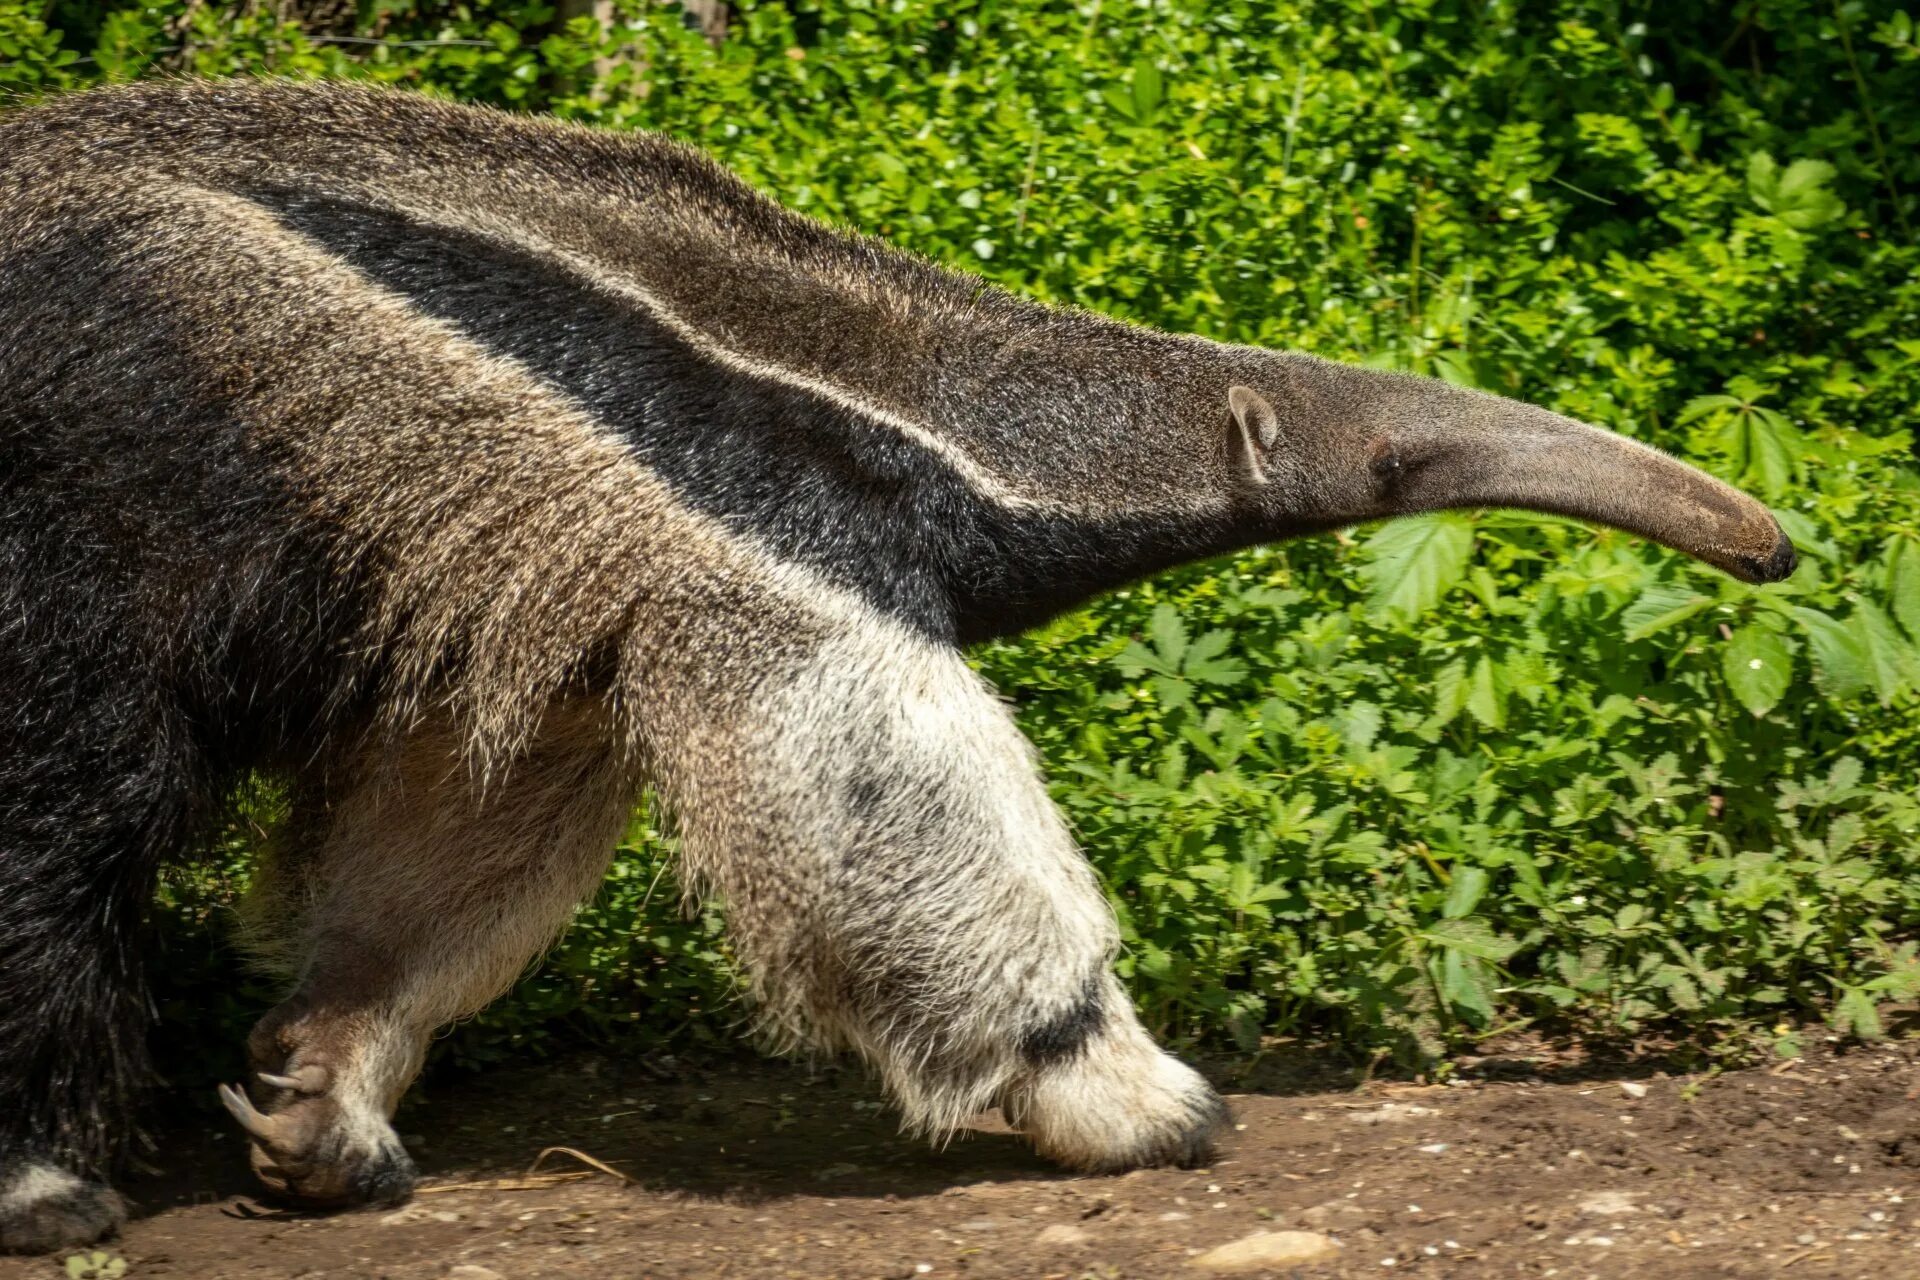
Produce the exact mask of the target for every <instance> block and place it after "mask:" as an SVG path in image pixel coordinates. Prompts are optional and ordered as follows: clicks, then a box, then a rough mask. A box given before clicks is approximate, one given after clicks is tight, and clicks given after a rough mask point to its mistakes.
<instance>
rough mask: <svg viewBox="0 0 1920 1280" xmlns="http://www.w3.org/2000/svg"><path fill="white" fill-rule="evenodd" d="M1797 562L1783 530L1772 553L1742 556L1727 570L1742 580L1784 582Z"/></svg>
mask: <svg viewBox="0 0 1920 1280" xmlns="http://www.w3.org/2000/svg"><path fill="white" fill-rule="evenodd" d="M1799 564H1800V557H1799V555H1798V553H1796V552H1795V551H1794V549H1793V540H1792V539H1791V538H1789V537H1787V535H1786V533H1785V532H1784V531H1783V532H1780V533H1779V534H1778V541H1776V542H1775V543H1774V545H1773V554H1772V555H1768V556H1744V557H1742V558H1741V559H1740V560H1739V562H1738V563H1737V564H1736V565H1731V566H1729V567H1728V572H1730V573H1732V574H1733V576H1734V577H1736V578H1738V579H1740V581H1742V582H1756V583H1757V582H1785V581H1786V580H1787V579H1788V578H1790V577H1792V576H1793V571H1794V569H1795V568H1797V567H1798V566H1799Z"/></svg>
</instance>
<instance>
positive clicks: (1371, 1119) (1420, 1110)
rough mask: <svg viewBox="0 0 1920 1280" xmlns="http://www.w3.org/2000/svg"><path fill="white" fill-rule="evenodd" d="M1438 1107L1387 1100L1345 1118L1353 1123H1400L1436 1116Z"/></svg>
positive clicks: (1351, 1113)
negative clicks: (1384, 1103) (1385, 1102)
mask: <svg viewBox="0 0 1920 1280" xmlns="http://www.w3.org/2000/svg"><path fill="white" fill-rule="evenodd" d="M1439 1114H1440V1112H1439V1109H1438V1108H1435V1107H1423V1106H1420V1105H1419V1104H1417V1103H1413V1102H1389V1103H1387V1104H1386V1105H1384V1106H1381V1107H1377V1108H1375V1109H1374V1110H1372V1111H1354V1112H1350V1113H1348V1115H1347V1119H1349V1120H1351V1121H1353V1122H1354V1123H1355V1124H1400V1123H1403V1122H1404V1121H1407V1120H1418V1119H1420V1118H1421V1117H1423V1116H1437V1115H1439Z"/></svg>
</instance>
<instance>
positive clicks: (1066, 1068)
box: [1005, 1028, 1228, 1173]
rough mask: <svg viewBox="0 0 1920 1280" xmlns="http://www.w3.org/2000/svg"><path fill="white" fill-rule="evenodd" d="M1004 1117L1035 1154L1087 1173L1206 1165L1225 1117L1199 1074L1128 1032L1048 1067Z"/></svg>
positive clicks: (1011, 1101) (1220, 1103) (1223, 1108)
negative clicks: (1032, 1148)
mask: <svg viewBox="0 0 1920 1280" xmlns="http://www.w3.org/2000/svg"><path fill="white" fill-rule="evenodd" d="M1005 1111H1006V1114H1007V1118H1008V1120H1009V1121H1010V1122H1011V1123H1012V1124H1014V1125H1015V1126H1016V1127H1017V1128H1019V1129H1020V1130H1021V1131H1022V1132H1023V1133H1025V1134H1026V1135H1027V1137H1028V1138H1029V1139H1030V1140H1031V1141H1032V1143H1033V1145H1034V1148H1035V1149H1036V1150H1038V1151H1039V1152H1040V1154H1041V1155H1043V1156H1046V1157H1048V1158H1049V1159H1053V1160H1057V1161H1059V1162H1060V1163H1061V1164H1064V1165H1067V1166H1068V1167H1070V1168H1074V1169H1080V1170H1083V1171H1085V1172H1087V1173H1119V1172H1122V1171H1124V1170H1127V1169H1139V1168H1144V1167H1146V1166H1149V1165H1167V1164H1171V1165H1179V1166H1181V1167H1183V1168H1191V1167H1193V1166H1195V1165H1202V1164H1205V1163H1206V1162H1207V1161H1208V1160H1210V1159H1212V1158H1213V1148H1214V1140H1215V1139H1216V1137H1217V1136H1218V1135H1219V1132H1220V1130H1221V1129H1222V1128H1223V1127H1224V1126H1225V1124H1226V1122H1227V1119H1228V1113H1227V1106H1226V1103H1225V1102H1223V1101H1221V1099H1220V1095H1219V1094H1217V1093H1215V1092H1214V1091H1213V1088H1212V1086H1211V1085H1209V1084H1208V1083H1207V1082H1206V1081H1205V1080H1204V1079H1202V1078H1201V1076H1200V1074H1199V1072H1197V1071H1195V1070H1193V1068H1191V1067H1189V1066H1187V1065H1186V1064H1184V1063H1182V1062H1181V1061H1179V1060H1178V1059H1177V1058H1174V1057H1172V1056H1171V1055H1169V1054H1166V1053H1163V1052H1161V1050H1160V1049H1159V1048H1158V1047H1157V1046H1155V1045H1154V1044H1153V1042H1152V1041H1151V1040H1149V1039H1148V1038H1147V1036H1146V1034H1145V1033H1144V1032H1140V1031H1138V1030H1136V1029H1133V1028H1127V1029H1122V1030H1119V1031H1118V1032H1117V1033H1114V1034H1110V1035H1107V1036H1102V1037H1099V1038H1097V1039H1095V1040H1093V1041H1090V1042H1089V1043H1088V1044H1087V1045H1086V1047H1085V1048H1084V1049H1083V1050H1081V1051H1080V1052H1079V1053H1077V1054H1075V1055H1074V1056H1073V1057H1071V1058H1069V1059H1067V1060H1065V1061H1062V1062H1060V1063H1058V1064H1055V1065H1053V1066H1050V1067H1048V1068H1046V1069H1045V1070H1044V1071H1042V1072H1040V1073H1039V1074H1038V1075H1036V1076H1035V1077H1034V1078H1033V1079H1031V1080H1029V1081H1027V1082H1025V1083H1024V1084H1023V1086H1022V1087H1021V1088H1019V1089H1018V1090H1017V1091H1016V1092H1015V1094H1014V1095H1013V1096H1012V1097H1011V1098H1009V1099H1008V1101H1007V1104H1006V1106H1005Z"/></svg>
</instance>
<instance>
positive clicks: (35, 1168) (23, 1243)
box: [0, 1161, 127, 1253]
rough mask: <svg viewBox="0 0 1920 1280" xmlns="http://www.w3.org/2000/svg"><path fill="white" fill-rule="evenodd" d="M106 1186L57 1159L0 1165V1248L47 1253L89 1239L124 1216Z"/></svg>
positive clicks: (111, 1230) (107, 1231)
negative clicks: (60, 1165) (7, 1165)
mask: <svg viewBox="0 0 1920 1280" xmlns="http://www.w3.org/2000/svg"><path fill="white" fill-rule="evenodd" d="M126 1218H127V1210H126V1205H125V1203H124V1202H123V1201H122V1200H121V1199H120V1197H119V1195H117V1194H116V1193H115V1192H114V1191H113V1190H112V1189H111V1188H110V1187H107V1186H105V1185H103V1184H101V1183H98V1182H89V1181H87V1180H86V1179H84V1178H82V1177H80V1176H79V1175H77V1174H74V1173H71V1172H69V1171H68V1170H66V1169H62V1168H59V1167H57V1166H55V1165H51V1164H45V1163H41V1162H38V1161H29V1162H26V1163H23V1164H16V1165H12V1166H9V1167H0V1253H46V1252H49V1251H51V1250H54V1249H61V1248H69V1247H72V1246H74V1245H83V1244H92V1243H93V1242H94V1241H96V1240H99V1239H102V1238H104V1237H106V1236H109V1235H112V1234H113V1233H114V1232H115V1231H117V1230H119V1229H120V1226H121V1224H122V1223H124V1222H125V1221H126Z"/></svg>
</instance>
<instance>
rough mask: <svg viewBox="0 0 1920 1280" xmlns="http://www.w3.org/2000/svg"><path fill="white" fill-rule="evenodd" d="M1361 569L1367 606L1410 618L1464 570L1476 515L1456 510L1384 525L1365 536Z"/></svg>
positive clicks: (1436, 598)
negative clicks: (1469, 515)
mask: <svg viewBox="0 0 1920 1280" xmlns="http://www.w3.org/2000/svg"><path fill="white" fill-rule="evenodd" d="M1366 551H1367V553H1368V556H1369V559H1368V560H1367V561H1366V562H1365V563H1364V564H1363V565H1362V567H1361V570H1360V576H1361V580H1362V581H1364V582H1365V583H1366V584H1367V586H1368V589H1369V592H1368V600H1367V603H1368V607H1369V608H1371V609H1372V610H1373V611H1374V612H1376V613H1380V614H1385V615H1387V616H1389V617H1397V618H1402V619H1405V618H1412V617H1416V616H1418V615H1420V614H1422V613H1425V612H1426V611H1427V610H1428V609H1431V608H1432V607H1433V606H1434V605H1436V604H1438V603H1439V601H1440V598H1441V597H1442V596H1444V595H1445V594H1446V593H1447V592H1448V591H1449V590H1451V589H1452V588H1453V587H1454V586H1455V585H1457V584H1458V583H1459V582H1460V580H1461V579H1462V578H1464V577H1465V576H1466V572H1467V565H1468V563H1469V562H1470V561H1471V560H1472V558H1473V521H1472V520H1471V519H1469V518H1468V517H1466V516H1464V515H1461V514H1460V513H1458V512H1452V511H1443V512H1440V513H1439V514H1437V515H1430V516H1419V517H1415V518H1413V519H1409V520H1399V521H1395V522H1393V523H1391V524H1386V525H1382V526H1381V527H1380V528H1379V529H1378V530H1377V531H1376V532H1375V533H1374V534H1373V536H1372V537H1370V538H1368V539H1367V542H1366Z"/></svg>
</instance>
